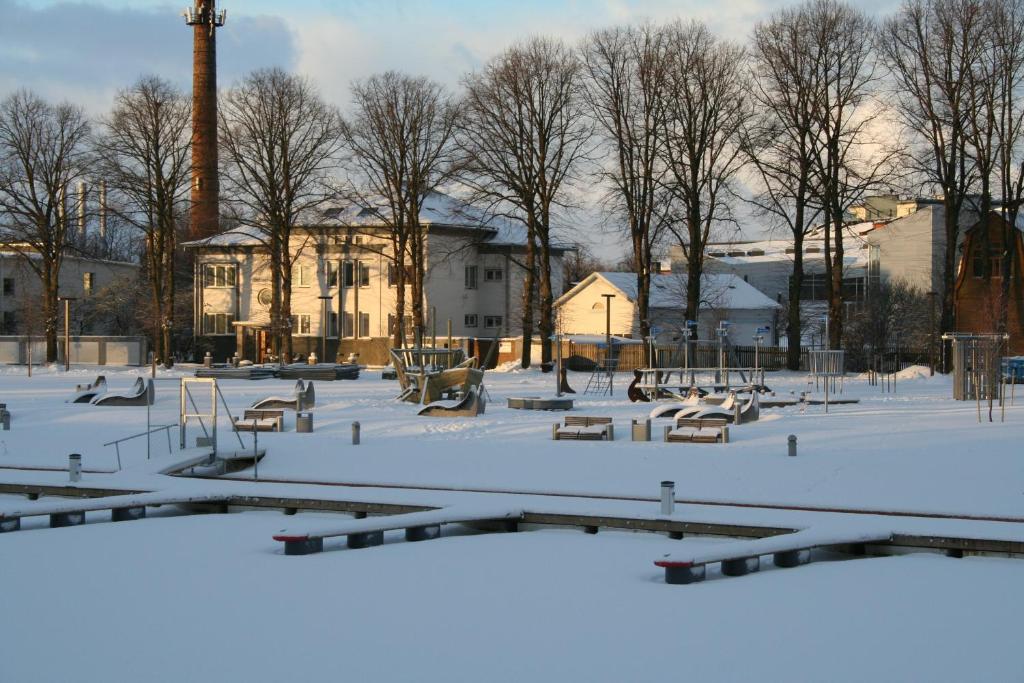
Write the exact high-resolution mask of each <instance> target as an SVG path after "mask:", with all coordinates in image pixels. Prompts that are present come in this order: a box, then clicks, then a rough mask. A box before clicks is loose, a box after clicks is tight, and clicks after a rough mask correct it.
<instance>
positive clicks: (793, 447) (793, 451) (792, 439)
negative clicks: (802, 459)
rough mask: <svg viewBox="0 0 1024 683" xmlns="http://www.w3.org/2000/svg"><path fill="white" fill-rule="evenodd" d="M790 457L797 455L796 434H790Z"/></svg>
mask: <svg viewBox="0 0 1024 683" xmlns="http://www.w3.org/2000/svg"><path fill="white" fill-rule="evenodd" d="M789 457H791V458H795V457H796V434H790V435H789Z"/></svg>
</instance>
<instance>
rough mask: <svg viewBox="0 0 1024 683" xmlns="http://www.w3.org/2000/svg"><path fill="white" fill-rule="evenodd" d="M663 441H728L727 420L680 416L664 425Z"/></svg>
mask: <svg viewBox="0 0 1024 683" xmlns="http://www.w3.org/2000/svg"><path fill="white" fill-rule="evenodd" d="M665 443H729V422H728V421H727V420H726V419H725V418H720V417H680V418H678V419H677V420H676V423H675V426H671V425H667V426H666V427H665Z"/></svg>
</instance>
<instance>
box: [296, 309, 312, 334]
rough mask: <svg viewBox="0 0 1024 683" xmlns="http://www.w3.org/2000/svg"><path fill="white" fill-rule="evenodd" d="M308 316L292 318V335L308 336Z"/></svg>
mask: <svg viewBox="0 0 1024 683" xmlns="http://www.w3.org/2000/svg"><path fill="white" fill-rule="evenodd" d="M309 333H310V332H309V315H308V314H302V315H293V316H292V334H309Z"/></svg>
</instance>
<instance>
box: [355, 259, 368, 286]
mask: <svg viewBox="0 0 1024 683" xmlns="http://www.w3.org/2000/svg"><path fill="white" fill-rule="evenodd" d="M356 270H357V271H358V273H359V286H360V287H369V286H370V266H368V265H366V264H365V263H363V262H362V261H356Z"/></svg>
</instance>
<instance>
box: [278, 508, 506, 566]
mask: <svg viewBox="0 0 1024 683" xmlns="http://www.w3.org/2000/svg"><path fill="white" fill-rule="evenodd" d="M522 516H523V509H522V508H521V507H505V506H502V507H494V506H459V507H443V508H437V509H434V510H423V511H422V512H410V513H407V514H400V515H386V516H383V517H374V518H372V519H369V518H364V519H353V520H349V521H346V522H342V523H340V524H329V525H327V524H319V525H311V526H307V527H305V528H299V529H282V530H281V531H280V532H278V533H277V534H275V535H274V540H275V541H282V542H284V544H285V555H307V554H309V553H316V552H320V551H322V550H323V548H324V539H325V538H331V537H335V536H347V537H348V547H350V548H364V547H368V546H372V545H380V544H381V543H383V541H384V536H383V535H384V532H385V531H392V530H395V529H405V530H406V531H405V538H406V540H408V541H424V540H427V539H431V538H437V537H438V536H440V535H441V525H442V524H455V523H459V522H493V521H509V522H514V521H516V520H519V519H521V518H522Z"/></svg>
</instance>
